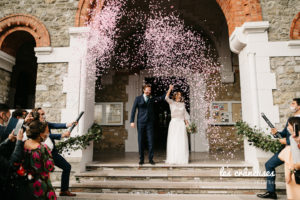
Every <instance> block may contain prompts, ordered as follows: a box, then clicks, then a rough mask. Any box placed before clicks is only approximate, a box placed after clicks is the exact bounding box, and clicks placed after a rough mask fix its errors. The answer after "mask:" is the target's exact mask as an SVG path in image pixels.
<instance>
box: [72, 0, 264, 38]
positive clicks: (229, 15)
mask: <svg viewBox="0 0 300 200" xmlns="http://www.w3.org/2000/svg"><path fill="white" fill-rule="evenodd" d="M99 2H100V4H99ZM103 2H104V0H80V2H79V4H78V9H77V13H76V19H75V26H85V25H86V22H88V21H90V20H91V16H90V12H89V11H90V10H91V9H93V8H95V7H96V6H97V5H100V6H98V8H97V9H98V10H99V11H100V10H101V7H102V5H103ZM216 2H217V3H218V4H219V6H220V7H221V9H222V11H223V13H224V15H225V18H226V21H227V25H228V31H229V35H231V33H232V32H233V31H234V29H235V27H239V26H241V25H243V23H244V22H251V21H262V13H261V7H260V3H259V0H241V1H236V0H216Z"/></svg>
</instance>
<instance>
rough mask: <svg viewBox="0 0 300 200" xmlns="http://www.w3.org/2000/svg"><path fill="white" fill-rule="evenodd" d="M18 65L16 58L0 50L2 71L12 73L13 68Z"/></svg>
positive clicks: (0, 67)
mask: <svg viewBox="0 0 300 200" xmlns="http://www.w3.org/2000/svg"><path fill="white" fill-rule="evenodd" d="M15 64H16V58H15V57H13V56H11V55H9V54H7V53H5V52H4V51H1V50H0V69H4V70H6V71H8V72H12V69H13V66H14V65H15Z"/></svg>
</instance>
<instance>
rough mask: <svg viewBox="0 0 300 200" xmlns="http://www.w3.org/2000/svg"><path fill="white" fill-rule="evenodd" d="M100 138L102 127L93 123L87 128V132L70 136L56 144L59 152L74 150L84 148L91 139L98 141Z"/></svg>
mask: <svg viewBox="0 0 300 200" xmlns="http://www.w3.org/2000/svg"><path fill="white" fill-rule="evenodd" d="M101 139H102V128H101V126H100V125H99V124H93V125H92V127H91V128H89V130H88V132H87V134H85V135H81V136H76V137H70V138H68V139H67V140H65V141H62V142H60V143H58V144H57V145H56V148H57V150H58V152H59V153H62V152H68V151H76V150H79V149H86V148H87V146H89V145H90V142H91V141H94V142H99V141H100V140H101Z"/></svg>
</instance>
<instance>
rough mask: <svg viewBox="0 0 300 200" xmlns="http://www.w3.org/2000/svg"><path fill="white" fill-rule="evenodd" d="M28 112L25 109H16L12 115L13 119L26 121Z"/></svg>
mask: <svg viewBox="0 0 300 200" xmlns="http://www.w3.org/2000/svg"><path fill="white" fill-rule="evenodd" d="M27 114H28V112H27V111H26V110H24V109H20V108H19V109H16V110H15V111H14V112H13V113H12V117H14V118H16V119H25V118H26V116H27Z"/></svg>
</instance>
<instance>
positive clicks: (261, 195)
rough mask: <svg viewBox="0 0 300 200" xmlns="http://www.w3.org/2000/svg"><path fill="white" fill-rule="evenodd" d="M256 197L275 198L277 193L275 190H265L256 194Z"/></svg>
mask: <svg viewBox="0 0 300 200" xmlns="http://www.w3.org/2000/svg"><path fill="white" fill-rule="evenodd" d="M257 197H259V198H262V199H277V194H276V193H275V192H266V193H264V194H258V195H257Z"/></svg>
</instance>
